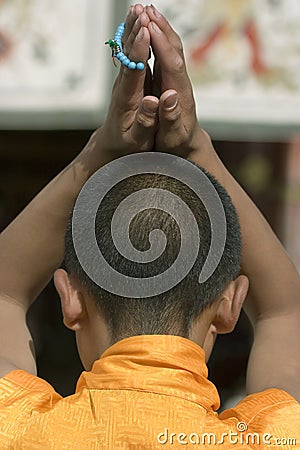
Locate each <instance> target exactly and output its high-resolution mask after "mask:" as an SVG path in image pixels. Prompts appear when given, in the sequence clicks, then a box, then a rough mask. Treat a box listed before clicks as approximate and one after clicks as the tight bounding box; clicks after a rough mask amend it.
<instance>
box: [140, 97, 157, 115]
mask: <svg viewBox="0 0 300 450" xmlns="http://www.w3.org/2000/svg"><path fill="white" fill-rule="evenodd" d="M157 108H158V105H157V103H156V102H153V101H152V100H148V99H145V100H144V101H143V110H144V111H145V112H146V113H148V114H156V112H157Z"/></svg>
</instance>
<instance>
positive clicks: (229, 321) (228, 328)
mask: <svg viewBox="0 0 300 450" xmlns="http://www.w3.org/2000/svg"><path fill="white" fill-rule="evenodd" d="M248 288H249V280H248V278H247V277H246V276H245V275H240V276H239V277H238V278H237V279H236V280H234V281H232V282H231V283H230V284H229V286H228V287H227V288H226V289H225V291H224V292H223V294H222V296H221V298H220V300H219V306H218V309H217V313H216V317H215V319H214V321H213V322H212V323H213V325H215V327H216V330H217V333H218V334H226V333H231V332H232V331H233V330H234V327H235V325H236V323H237V321H238V319H239V316H240V313H241V309H242V307H243V303H244V300H245V298H246V296H247V292H248Z"/></svg>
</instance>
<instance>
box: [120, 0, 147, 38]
mask: <svg viewBox="0 0 300 450" xmlns="http://www.w3.org/2000/svg"><path fill="white" fill-rule="evenodd" d="M143 11H144V7H143V5H141V4H139V3H138V4H136V5H132V6H131V7H130V8H129V13H128V16H127V18H126V22H125V31H124V35H123V43H125V42H126V41H127V39H128V36H129V35H130V33H131V30H132V27H133V25H134V23H135V21H136V19H137V18H138V16H139V15H140V14H141V13H142V12H143Z"/></svg>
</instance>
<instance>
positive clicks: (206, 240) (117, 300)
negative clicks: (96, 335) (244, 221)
mask: <svg viewBox="0 0 300 450" xmlns="http://www.w3.org/2000/svg"><path fill="white" fill-rule="evenodd" d="M195 165H196V164H195ZM197 167H198V168H199V170H202V171H203V172H204V173H205V174H206V175H207V177H208V178H209V180H210V181H211V183H212V184H213V186H214V187H215V189H216V191H217V192H218V194H219V197H220V199H221V202H222V204H223V207H224V211H225V216H226V221H227V237H226V244H225V249H224V252H223V256H222V258H221V260H220V263H219V265H218V267H217V269H216V270H215V272H214V273H213V275H212V276H211V277H210V278H209V279H208V280H207V281H206V282H205V283H202V284H199V282H198V277H199V274H200V272H201V269H202V267H203V264H204V262H205V260H206V258H207V255H208V252H209V249H210V242H211V225H210V220H209V217H208V213H207V211H206V208H205V207H204V205H203V203H202V202H201V200H200V199H199V198H198V197H197V195H196V194H195V192H194V191H193V190H191V189H190V188H189V187H188V186H187V185H185V184H184V183H182V182H180V181H178V180H177V179H174V178H170V177H167V176H164V175H158V174H154V173H153V174H152V173H146V174H139V175H135V176H132V177H130V178H126V179H125V180H123V181H121V182H120V183H118V185H116V186H115V187H114V188H113V189H111V190H110V191H109V192H108V193H107V195H106V196H105V198H104V199H103V201H102V203H101V205H100V208H99V210H98V213H97V217H96V222H95V233H96V237H97V241H98V245H99V248H100V249H101V252H102V254H103V255H104V257H105V259H106V260H107V261H108V262H109V264H110V265H111V266H112V267H114V268H115V269H116V270H117V271H118V272H120V273H123V274H126V275H128V276H131V277H149V276H154V275H157V274H159V273H162V272H164V271H165V270H166V269H167V268H168V267H170V266H171V265H172V263H173V262H174V261H175V259H176V257H177V255H178V252H179V248H180V232H179V230H178V225H177V223H176V221H175V220H174V219H173V218H172V217H171V216H170V215H169V214H167V213H165V212H164V211H162V210H158V209H154V208H150V209H149V210H146V211H143V212H140V213H139V214H137V215H136V217H135V218H134V219H133V220H132V222H131V224H130V239H131V241H132V243H133V245H134V246H135V248H137V249H138V250H141V251H142V250H147V249H148V248H149V240H148V237H149V232H150V231H151V230H153V229H156V228H159V229H161V230H163V231H164V233H165V235H166V236H167V246H166V248H165V251H164V253H163V254H162V255H161V256H160V257H159V258H158V259H157V260H156V261H155V262H151V263H147V264H145V263H143V264H141V263H136V262H132V261H128V260H127V259H125V258H124V257H123V256H122V255H120V254H119V253H118V251H117V250H116V248H115V247H114V245H113V241H112V238H111V231H110V224H111V218H112V215H113V214H114V212H115V210H116V208H117V206H118V205H119V204H120V202H121V201H122V200H123V199H125V198H126V197H127V196H129V195H131V194H132V193H133V192H136V191H138V190H140V189H147V188H160V189H166V190H168V191H170V192H172V193H173V194H175V195H177V196H179V197H180V198H181V199H182V200H183V201H184V202H185V203H186V204H187V205H188V206H189V208H190V209H191V211H192V212H193V215H194V217H195V219H196V221H197V224H198V228H199V235H200V241H201V244H200V247H199V252H198V257H197V260H196V262H195V264H194V266H193V268H192V270H191V271H190V273H189V274H188V275H187V276H186V278H185V279H183V280H182V281H181V282H180V283H179V284H177V285H176V286H175V287H173V288H172V289H170V290H169V291H167V292H164V293H162V294H160V295H157V296H154V297H151V298H147V299H142V298H138V299H137V298H127V297H119V296H117V295H115V294H112V293H110V292H107V291H106V290H104V289H102V288H101V287H99V286H98V285H97V284H96V283H94V282H93V281H92V280H91V279H90V278H89V277H88V275H87V274H86V273H85V271H84V270H83V269H82V267H81V265H80V263H79V261H78V258H77V255H76V252H75V249H74V244H73V239H72V214H71V216H70V218H69V221H68V225H67V230H66V236H65V261H64V262H65V267H66V270H67V271H68V272H69V273H70V274H72V275H73V276H75V277H76V278H77V279H78V280H79V281H80V283H81V284H82V285H83V286H84V287H85V288H86V290H87V292H88V293H89V295H91V297H92V298H93V299H94V301H95V303H96V305H97V306H98V308H99V310H100V311H101V312H102V314H103V315H104V318H105V320H106V322H107V325H108V327H109V330H110V334H111V340H112V343H114V342H117V341H119V340H121V339H124V338H126V337H130V336H135V335H142V334H173V335H177V336H182V337H186V338H187V337H188V336H189V330H190V327H191V325H192V324H193V323H194V321H195V320H196V319H197V318H198V317H199V315H200V314H201V312H202V311H203V310H204V309H205V308H207V307H208V306H209V305H211V304H212V303H213V302H214V301H215V300H216V299H217V298H218V297H219V296H220V294H221V293H222V292H223V291H224V289H225V288H226V287H227V286H228V284H229V283H230V282H231V281H232V280H234V279H235V278H236V277H237V276H238V274H239V272H240V261H241V232H240V225H239V220H238V216H237V213H236V210H235V208H234V206H233V204H232V201H231V199H230V197H229V195H228V193H227V192H226V191H225V189H224V188H223V187H222V186H221V185H220V183H219V182H218V181H217V180H216V179H215V178H214V177H213V176H212V175H211V174H210V173H208V172H207V171H205V170H204V169H203V168H201V167H199V166H197ZM91 226H92V225H91Z"/></svg>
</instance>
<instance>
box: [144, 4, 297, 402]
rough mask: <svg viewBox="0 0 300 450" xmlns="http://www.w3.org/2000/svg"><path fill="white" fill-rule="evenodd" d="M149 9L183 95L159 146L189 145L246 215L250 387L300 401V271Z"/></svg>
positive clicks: (165, 27) (172, 79) (154, 39)
mask: <svg viewBox="0 0 300 450" xmlns="http://www.w3.org/2000/svg"><path fill="white" fill-rule="evenodd" d="M147 13H148V15H149V18H150V20H151V22H150V25H149V31H150V35H151V43H152V46H153V48H154V51H155V54H156V57H157V58H158V60H159V65H160V70H161V74H160V77H161V85H162V91H164V90H166V89H173V90H174V91H175V93H177V98H178V104H177V106H175V107H174V109H173V110H172V114H171V113H170V112H169V113H168V115H167V116H165V113H164V111H162V110H161V106H160V110H159V113H160V116H159V120H160V123H164V121H169V134H168V132H166V130H164V133H163V134H159V133H158V136H157V145H158V149H159V150H161V151H172V152H173V151H174V152H176V153H179V152H180V146H182V147H184V151H183V156H185V155H186V153H188V157H189V158H190V159H192V160H193V161H195V162H197V163H198V164H199V165H201V166H202V167H204V168H205V169H207V170H208V171H209V172H211V173H212V174H213V175H215V176H216V178H217V179H218V180H219V181H220V182H221V183H222V184H223V185H224V187H225V188H226V189H227V191H228V192H229V194H230V196H231V198H232V200H233V203H234V205H235V207H236V209H237V211H238V215H239V218H240V223H241V229H242V241H243V258H242V271H243V273H244V274H245V275H247V276H248V278H249V280H250V291H249V298H248V300H247V302H246V305H245V308H246V311H247V313H248V315H249V317H250V319H251V321H252V324H253V327H254V343H253V347H252V351H251V356H250V360H249V365H248V371H247V391H248V393H254V392H258V391H262V390H265V389H268V388H273V387H276V388H280V389H283V390H285V391H287V392H289V393H290V394H291V395H293V396H294V397H295V398H296V399H297V400H298V401H300V384H299V374H300V344H299V343H300V277H299V274H298V273H297V271H296V269H295V267H294V265H293V263H292V261H291V260H290V258H289V257H288V255H287V254H286V252H285V250H284V248H283V246H282V245H281V243H280V242H279V240H278V239H277V237H276V236H275V234H274V233H273V231H272V229H271V228H270V226H269V225H268V223H267V222H266V220H265V219H264V217H263V216H262V214H261V213H260V212H259V210H258V209H257V207H256V206H255V204H254V203H253V202H252V201H251V199H250V198H249V197H248V195H247V194H246V193H245V192H244V191H243V189H242V188H241V186H239V184H238V183H237V182H236V180H235V179H234V178H233V177H232V176H231V174H230V173H229V172H228V170H227V169H226V168H225V166H224V165H223V163H222V162H221V160H220V159H219V158H218V156H217V154H216V152H215V150H214V148H213V146H212V143H211V140H210V138H209V136H208V135H207V133H205V132H204V131H203V130H201V128H200V127H199V125H198V123H197V120H196V115H195V105H194V100H193V95H192V93H191V89H190V81H189V78H188V75H187V72H186V68H185V63H184V56H183V52H182V45H181V42H180V39H179V37H178V35H177V34H176V33H175V32H174V30H173V29H172V28H171V27H170V25H169V24H168V22H167V21H166V19H165V18H164V17H163V16H162V15H160V14H159V13H158V12H157V11H155V10H154V9H153V8H152V7H148V8H147ZM153 23H154V24H155V25H153ZM163 95H164V94H163ZM203 108H205V105H203ZM171 115H172V121H170V120H169V118H170V116H171ZM171 135H172V136H173V138H172V136H171Z"/></svg>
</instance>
